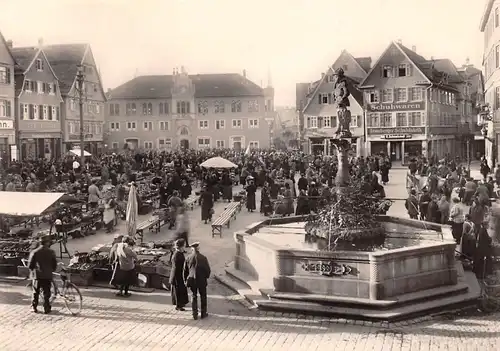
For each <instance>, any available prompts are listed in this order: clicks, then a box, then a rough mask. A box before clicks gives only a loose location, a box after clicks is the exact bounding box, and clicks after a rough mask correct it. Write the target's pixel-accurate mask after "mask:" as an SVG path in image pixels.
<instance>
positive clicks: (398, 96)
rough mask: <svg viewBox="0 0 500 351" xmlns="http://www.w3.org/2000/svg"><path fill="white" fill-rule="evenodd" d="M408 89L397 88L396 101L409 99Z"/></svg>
mask: <svg viewBox="0 0 500 351" xmlns="http://www.w3.org/2000/svg"><path fill="white" fill-rule="evenodd" d="M406 92H407V89H406V88H396V89H395V94H396V102H405V101H407V94H406Z"/></svg>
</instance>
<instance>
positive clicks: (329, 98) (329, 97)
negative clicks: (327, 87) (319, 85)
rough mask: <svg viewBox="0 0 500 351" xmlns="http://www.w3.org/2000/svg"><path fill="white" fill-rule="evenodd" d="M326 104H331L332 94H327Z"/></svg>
mask: <svg viewBox="0 0 500 351" xmlns="http://www.w3.org/2000/svg"><path fill="white" fill-rule="evenodd" d="M328 103H329V104H331V103H333V101H332V93H328Z"/></svg>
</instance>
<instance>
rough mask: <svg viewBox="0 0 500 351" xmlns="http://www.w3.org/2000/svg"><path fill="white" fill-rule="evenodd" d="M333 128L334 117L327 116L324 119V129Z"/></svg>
mask: <svg viewBox="0 0 500 351" xmlns="http://www.w3.org/2000/svg"><path fill="white" fill-rule="evenodd" d="M331 127H332V117H331V116H326V117H323V128H331Z"/></svg>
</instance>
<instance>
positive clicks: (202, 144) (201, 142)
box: [198, 137, 210, 149]
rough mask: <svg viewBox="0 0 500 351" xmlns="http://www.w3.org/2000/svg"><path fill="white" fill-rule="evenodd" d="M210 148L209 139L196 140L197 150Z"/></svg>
mask: <svg viewBox="0 0 500 351" xmlns="http://www.w3.org/2000/svg"><path fill="white" fill-rule="evenodd" d="M209 147H210V138H206V137H201V138H198V148H202V149H206V148H209Z"/></svg>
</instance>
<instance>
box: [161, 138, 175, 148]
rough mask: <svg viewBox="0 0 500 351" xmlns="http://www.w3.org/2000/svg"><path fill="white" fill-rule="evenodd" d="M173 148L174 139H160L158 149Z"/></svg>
mask: <svg viewBox="0 0 500 351" xmlns="http://www.w3.org/2000/svg"><path fill="white" fill-rule="evenodd" d="M171 148H172V139H170V138H166V139H158V149H171Z"/></svg>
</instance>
